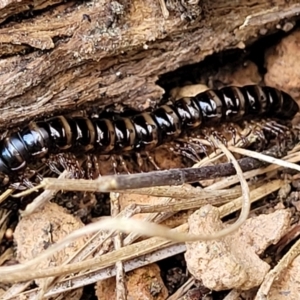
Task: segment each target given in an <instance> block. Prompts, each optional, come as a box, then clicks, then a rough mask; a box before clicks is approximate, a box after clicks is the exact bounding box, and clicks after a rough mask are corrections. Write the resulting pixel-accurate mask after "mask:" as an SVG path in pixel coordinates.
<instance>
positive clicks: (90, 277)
mask: <svg viewBox="0 0 300 300" xmlns="http://www.w3.org/2000/svg"><path fill="white" fill-rule="evenodd" d="M283 184H284V181H283V180H274V181H273V182H270V183H267V184H266V185H265V186H261V187H259V188H258V189H257V190H254V191H252V192H251V202H254V201H257V200H259V199H261V198H262V197H264V196H266V195H267V194H270V193H273V192H274V191H275V190H278V189H279V188H280V187H281V186H282V185H283ZM240 207H241V198H239V199H236V200H235V201H233V202H232V203H228V204H226V205H223V206H222V207H220V208H219V211H220V217H225V216H226V215H228V214H230V213H233V212H235V211H237V210H239V209H240ZM179 228H182V229H181V231H184V228H186V229H187V225H186V224H184V225H181V226H180V227H178V229H179ZM150 240H151V239H150ZM179 245H180V244H179ZM145 247H146V248H147V246H146V245H145ZM175 247H176V248H175ZM181 247H183V248H178V244H177V245H173V246H170V247H169V249H170V250H168V248H165V249H163V250H161V251H162V252H165V250H166V251H170V252H171V253H170V255H169V256H168V257H170V256H172V255H175V254H178V253H182V252H184V251H186V248H185V247H184V246H181ZM123 249H124V248H123ZM174 251H175V252H174ZM149 252H150V251H149ZM153 255H154V256H155V255H156V252H151V253H149V254H148V255H147V257H142V258H141V257H139V256H138V255H133V256H134V257H138V258H139V259H138V262H139V263H141V261H143V262H144V265H146V264H148V263H151V262H154V261H155V260H154V259H153ZM158 256H159V257H160V258H162V257H164V254H158ZM148 257H149V258H148ZM117 260H121V258H120V257H119V258H118V259H117ZM134 260H135V259H134V258H133V259H132V260H131V261H130V260H129V261H128V262H126V263H125V270H126V271H127V272H128V271H130V270H133V269H134V267H133V266H132V265H131V262H132V261H133V263H134V264H135V262H134ZM113 263H114V262H112V265H113ZM135 267H141V265H135ZM112 268H113V267H108V268H105V269H103V268H99V269H94V270H92V271H88V272H85V273H84V274H80V275H77V276H75V278H74V277H73V278H68V279H67V280H65V282H61V283H60V284H59V285H57V286H56V288H54V289H53V290H51V291H50V292H49V293H47V294H46V295H47V296H53V295H55V294H58V293H62V292H64V291H66V290H68V289H70V288H79V287H81V286H83V285H82V284H80V283H81V282H82V280H83V281H84V283H85V284H92V283H94V282H96V281H99V280H104V279H106V278H108V277H111V276H113V275H114V274H115V273H111V272H114V271H113V269H112ZM107 273H109V274H110V276H108V275H107ZM81 277H82V279H81ZM70 285H71V287H69V286H70Z"/></svg>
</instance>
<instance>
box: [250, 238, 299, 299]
mask: <svg viewBox="0 0 300 300" xmlns="http://www.w3.org/2000/svg"><path fill="white" fill-rule="evenodd" d="M299 253H300V240H298V241H297V242H296V243H295V244H294V245H293V246H292V247H291V249H290V250H289V252H288V253H287V254H285V255H284V256H283V258H282V259H281V260H280V261H279V263H278V264H277V265H276V266H275V267H274V269H272V270H271V271H270V272H269V273H268V274H267V275H266V276H265V278H264V281H263V282H262V284H261V285H260V288H259V289H258V291H257V294H256V297H255V299H254V300H265V299H267V295H268V293H269V291H270V288H271V286H272V284H273V282H274V280H276V279H278V278H279V276H280V273H282V272H283V271H284V270H285V269H286V268H287V267H288V266H289V265H290V264H291V263H292V261H293V260H294V259H295V258H296V257H297V256H298V255H299Z"/></svg>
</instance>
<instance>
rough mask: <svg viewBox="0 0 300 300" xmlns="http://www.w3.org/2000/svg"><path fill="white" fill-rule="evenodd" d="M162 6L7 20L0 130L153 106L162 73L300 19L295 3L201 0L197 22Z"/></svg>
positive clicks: (137, 4)
mask: <svg viewBox="0 0 300 300" xmlns="http://www.w3.org/2000/svg"><path fill="white" fill-rule="evenodd" d="M11 2H13V1H11ZM160 2H161V1H150V2H147V5H146V4H145V2H143V1H141V0H133V1H130V2H128V1H118V2H117V1H109V0H106V1H104V0H98V1H93V2H84V3H78V2H76V1H75V2H68V3H62V4H61V5H58V6H56V7H54V8H51V9H47V10H44V11H42V12H41V13H39V14H37V15H35V16H34V17H32V18H29V19H26V20H23V21H22V22H20V23H13V22H12V21H11V22H8V21H7V23H5V25H3V27H2V28H1V29H0V42H1V43H0V55H1V54H2V55H4V54H5V55H7V54H10V55H11V56H9V57H3V58H2V59H1V61H0V82H1V85H0V109H1V118H0V130H3V129H6V128H8V127H12V126H16V125H20V124H21V123H22V122H23V121H25V120H27V121H28V120H30V119H32V118H37V117H42V116H43V115H48V116H49V115H51V114H53V113H59V112H62V111H66V110H68V111H69V110H76V109H77V110H78V106H80V105H82V104H84V105H83V106H80V107H84V108H85V107H86V106H87V105H89V103H90V102H95V100H97V103H98V105H100V106H104V105H108V104H112V103H116V102H119V103H123V104H126V105H130V106H132V107H134V108H137V109H140V108H145V107H147V106H149V105H153V103H152V102H153V101H154V103H155V102H156V101H158V100H159V99H160V98H161V97H162V95H163V93H164V90H163V89H162V88H161V87H160V86H158V85H157V84H156V81H157V79H158V77H159V76H160V75H162V74H164V73H166V72H169V71H173V70H175V69H177V68H178V67H180V66H183V65H187V64H192V63H197V62H199V61H202V60H203V59H204V58H205V57H206V56H208V55H209V54H212V53H214V52H219V51H222V50H225V49H230V48H243V47H244V46H245V45H247V44H249V43H251V42H253V41H254V40H255V39H257V38H258V37H259V36H260V35H262V34H266V33H269V32H271V31H274V30H276V28H279V27H280V26H278V25H279V24H280V23H281V22H285V21H283V20H294V19H297V17H298V18H299V12H300V5H299V4H298V3H297V2H298V1H296V0H294V1H289V2H286V1H283V0H275V1H264V3H258V2H256V1H246V0H240V1H239V2H238V3H237V2H234V3H233V2H232V1H230V0H217V1H209V0H204V1H203V2H202V3H201V4H200V3H198V5H201V8H203V12H202V15H197V14H196V16H195V19H194V20H192V21H190V20H187V18H183V17H182V14H180V13H176V10H174V11H173V12H172V11H171V13H170V14H169V17H168V18H167V19H166V18H165V17H164V15H163V13H162V10H161V6H160ZM174 2H176V1H174ZM3 3H4V2H3ZM3 3H2V7H1V2H0V9H1V8H2V9H7V8H4V7H3ZM23 3H25V1H24V2H23ZM49 3H50V2H49ZM200 10H201V9H200ZM200 10H199V11H200ZM12 13H13V11H11V12H10V14H12ZM14 13H19V11H18V10H16V11H15V12H14ZM282 27H284V26H283V25H282V26H281V28H282ZM22 49H23V51H24V50H26V51H24V52H22V51H21V52H20V50H22ZM14 54H15V55H14ZM149 100H152V101H149Z"/></svg>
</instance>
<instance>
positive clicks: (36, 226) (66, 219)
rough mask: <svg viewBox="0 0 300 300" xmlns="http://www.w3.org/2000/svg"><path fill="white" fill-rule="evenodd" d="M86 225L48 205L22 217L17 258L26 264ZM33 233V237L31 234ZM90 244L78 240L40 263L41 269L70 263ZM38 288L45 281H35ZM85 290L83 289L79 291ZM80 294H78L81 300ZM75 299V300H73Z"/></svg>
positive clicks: (17, 238)
mask: <svg viewBox="0 0 300 300" xmlns="http://www.w3.org/2000/svg"><path fill="white" fill-rule="evenodd" d="M83 226H84V224H83V223H82V222H81V221H80V220H79V219H77V218H75V217H73V216H72V215H70V214H68V213H66V212H65V210H64V209H63V208H62V207H60V206H58V205H57V204H55V203H50V202H49V203H47V204H45V206H43V207H42V208H40V209H39V210H38V211H36V212H34V213H32V214H30V215H28V216H26V217H24V218H22V220H21V221H20V222H19V223H18V225H17V227H16V229H15V233H14V239H15V243H16V244H17V259H18V260H19V262H20V263H24V262H27V261H29V260H31V259H33V258H35V257H36V256H38V255H39V254H40V253H41V252H43V251H44V250H45V249H47V248H48V247H49V246H51V245H52V244H53V243H56V242H57V241H59V240H61V239H62V238H64V237H66V236H67V235H68V234H70V233H71V232H73V231H74V230H76V229H79V228H82V227H83ZM29 233H30V235H29ZM86 241H87V238H85V237H84V238H81V239H77V240H76V241H74V242H72V243H71V244H70V245H69V246H68V247H65V248H64V249H63V250H62V251H59V252H56V253H55V254H54V255H53V256H51V257H49V258H48V259H43V260H42V261H40V262H39V263H38V268H41V269H42V268H47V267H50V266H52V267H53V266H59V265H61V264H63V263H65V262H66V261H67V260H69V259H70V258H71V257H72V256H73V255H74V254H75V253H76V252H77V251H78V250H79V249H80V248H81V247H82V246H83V245H84V243H85V242H86ZM35 282H36V284H37V285H41V284H43V280H42V279H39V280H35ZM79 290H80V291H82V289H79ZM80 294H81V292H79V293H78V299H80ZM72 299H76V298H72Z"/></svg>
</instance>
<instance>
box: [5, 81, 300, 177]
mask: <svg viewBox="0 0 300 300" xmlns="http://www.w3.org/2000/svg"><path fill="white" fill-rule="evenodd" d="M298 110H299V107H298V105H297V103H296V102H295V101H294V100H293V99H292V97H291V96H289V95H288V94H287V93H285V92H283V91H279V90H277V89H275V88H271V87H261V86H257V85H251V86H250V85H249V86H244V87H224V88H222V89H220V90H207V91H205V92H202V93H199V94H198V95H196V96H194V97H188V98H181V99H179V100H177V101H175V102H174V103H173V104H171V105H162V106H160V107H158V108H156V109H154V110H153V111H152V112H142V113H139V114H137V115H134V116H131V117H118V118H113V119H107V118H85V117H72V118H71V117H65V116H57V117H53V118H51V119H48V120H46V121H40V122H31V123H30V124H29V126H28V127H26V128H25V129H23V130H21V131H19V132H16V133H13V134H12V135H10V136H8V137H6V138H5V139H4V140H3V141H2V144H1V145H0V172H1V173H2V174H5V175H9V174H11V173H12V172H14V171H17V170H20V169H22V168H23V167H24V166H25V165H26V163H27V162H28V161H30V160H31V159H32V158H34V157H43V156H45V155H46V153H51V152H53V151H56V152H57V151H58V150H59V151H60V150H62V151H63V150H66V149H69V148H71V147H72V149H74V151H76V150H78V147H79V148H80V149H81V150H83V151H88V150H90V149H95V150H97V151H99V153H100V154H109V153H116V154H122V153H124V152H129V151H143V150H146V151H147V150H149V149H152V148H154V147H156V146H158V145H160V144H163V143H165V142H169V141H171V140H173V139H174V138H176V137H178V136H179V135H180V134H181V133H182V132H183V131H186V130H189V129H192V128H197V127H199V126H200V125H203V126H211V125H215V124H218V123H220V122H237V121H241V120H243V119H244V118H257V117H260V116H264V117H272V118H278V119H292V118H293V117H294V115H295V114H296V113H297V112H298Z"/></svg>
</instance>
